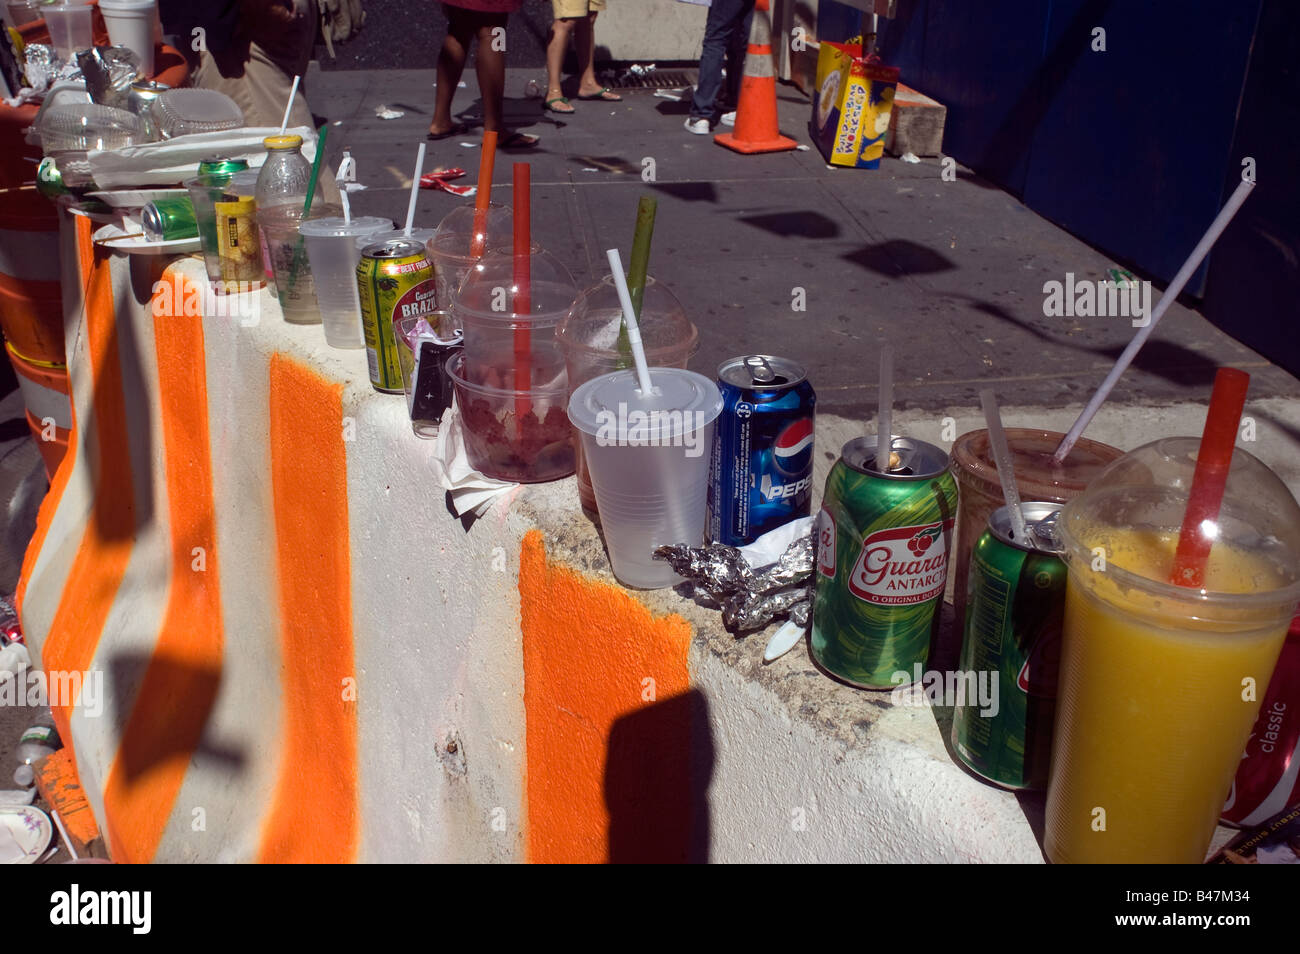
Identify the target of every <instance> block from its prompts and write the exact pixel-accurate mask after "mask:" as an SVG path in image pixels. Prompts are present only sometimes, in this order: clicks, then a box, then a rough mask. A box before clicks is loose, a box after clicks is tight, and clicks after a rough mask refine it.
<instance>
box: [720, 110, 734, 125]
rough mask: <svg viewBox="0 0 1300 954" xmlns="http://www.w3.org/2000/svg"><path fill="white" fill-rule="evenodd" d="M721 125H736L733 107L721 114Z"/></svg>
mask: <svg viewBox="0 0 1300 954" xmlns="http://www.w3.org/2000/svg"><path fill="white" fill-rule="evenodd" d="M722 125H724V126H734V125H736V111H735V110H734V109H733V110H732V111H731V112H729V113H723V114H722Z"/></svg>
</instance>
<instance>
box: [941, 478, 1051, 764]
mask: <svg viewBox="0 0 1300 954" xmlns="http://www.w3.org/2000/svg"><path fill="white" fill-rule="evenodd" d="M1020 509H1021V512H1022V513H1024V515H1025V521H1026V523H1027V524H1028V532H1029V533H1030V534H1031V535H1032V537H1031V541H1032V547H1031V546H1028V545H1026V542H1025V541H1020V542H1019V543H1017V542H1016V541H1014V540H1013V539H1012V531H1011V517H1010V515H1009V512H1008V510H1007V508H1006V507H999V508H998V509H997V510H995V511H993V513H992V514H990V515H989V525H988V529H987V530H985V531H984V533H983V534H982V535H981V536H980V538H979V540H978V541H977V542H976V543H975V549H974V551H973V552H972V553H971V560H970V577H969V580H968V581H967V595H968V599H967V602H966V620H965V631H964V636H963V639H962V649H961V664H960V670H961V672H963V673H975V674H976V678H992V679H996V680H997V681H998V691H997V696H996V697H995V698H996V699H997V706H996V707H995V709H994V711H986V710H985V709H984V708H982V707H981V706H980V704H979V702H978V700H976V699H974V698H972V697H971V695H970V692H969V688H968V690H967V694H966V698H965V699H964V700H961V704H959V705H957V706H955V707H954V709H953V721H952V746H953V751H955V752H956V753H957V757H958V758H960V759H961V760H962V762H964V763H965V764H966V766H967V767H968V768H970V770H971V771H972V772H974V773H975V774H976V775H979V776H981V777H983V778H985V779H987V780H988V781H990V782H993V783H994V784H995V785H1001V786H1003V787H1004V788H1012V789H1020V788H1043V787H1045V786H1046V785H1047V770H1048V765H1049V763H1050V761H1051V755H1052V718H1053V716H1054V715H1055V710H1056V677H1057V670H1058V669H1059V668H1060V657H1061V623H1062V619H1063V617H1064V614H1065V577H1066V567H1065V561H1064V560H1062V559H1061V551H1060V549H1059V547H1058V545H1057V543H1056V541H1055V539H1054V537H1053V535H1052V528H1053V526H1054V525H1055V522H1056V518H1057V516H1058V514H1060V512H1061V505H1060V504H1059V503H1046V502H1030V501H1024V502H1022V503H1021V507H1020ZM983 673H988V674H989V675H988V676H982V675H981V674H983ZM967 682H968V685H969V682H970V680H969V679H968V680H967Z"/></svg>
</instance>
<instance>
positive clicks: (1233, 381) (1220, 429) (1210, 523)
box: [1169, 368, 1250, 590]
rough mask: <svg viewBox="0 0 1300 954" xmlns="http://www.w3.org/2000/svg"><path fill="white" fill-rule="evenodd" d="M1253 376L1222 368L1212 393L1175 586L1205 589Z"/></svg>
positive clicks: (1177, 558) (1172, 576)
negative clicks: (1224, 495)
mask: <svg viewBox="0 0 1300 954" xmlns="http://www.w3.org/2000/svg"><path fill="white" fill-rule="evenodd" d="M1249 386H1250V375H1249V374H1247V373H1246V372H1245V371H1238V370H1237V369H1236V368H1220V369H1219V371H1218V373H1217V374H1216V375H1215V376H1214V391H1213V392H1212V393H1211V394H1210V411H1209V414H1207V415H1206V418H1205V432H1204V433H1203V434H1202V435H1201V447H1200V450H1199V451H1198V452H1197V454H1196V471H1195V473H1193V475H1192V489H1191V492H1190V493H1189V494H1188V496H1187V511H1186V513H1185V514H1184V515H1183V529H1182V532H1181V533H1180V534H1179V536H1178V550H1177V552H1176V553H1175V554H1174V569H1173V572H1172V573H1171V574H1170V576H1169V582H1171V583H1173V584H1174V585H1176V586H1188V587H1193V588H1194V589H1198V590H1199V589H1201V588H1202V587H1204V586H1205V566H1206V564H1207V563H1208V562H1209V560H1210V546H1211V544H1213V542H1214V537H1215V536H1216V533H1215V525H1216V523H1217V521H1218V519H1219V507H1220V506H1221V505H1222V504H1223V489H1224V487H1225V486H1226V485H1227V483H1228V470H1229V468H1230V467H1231V466H1232V448H1233V446H1234V445H1235V444H1236V443H1237V427H1238V425H1240V424H1241V410H1242V408H1243V407H1245V405H1246V389H1247V388H1248V387H1249Z"/></svg>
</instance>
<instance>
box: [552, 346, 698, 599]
mask: <svg viewBox="0 0 1300 954" xmlns="http://www.w3.org/2000/svg"><path fill="white" fill-rule="evenodd" d="M650 380H651V382H652V383H653V385H654V387H655V388H656V389H657V391H658V392H659V393H657V394H654V395H650V396H646V397H642V395H641V394H640V392H639V391H638V390H637V376H636V371H635V370H632V369H629V370H625V371H615V372H614V373H612V374H603V375H600V376H599V377H596V378H593V379H592V380H590V381H588V382H586V383H585V384H583V385H581V386H579V387H578V388H577V389H576V390H575V391H574V392H573V397H572V398H571V399H570V400H569V420H570V421H571V422H572V423H573V426H574V428H575V429H576V430H577V431H578V433H579V435H580V437H581V440H582V445H583V454H584V455H585V457H586V460H587V466H588V468H589V469H590V472H591V482H592V486H593V488H594V489H595V492H596V503H597V506H599V508H600V525H601V528H602V530H603V531H604V534H605V546H606V548H607V549H608V551H609V562H610V564H611V565H612V566H613V568H614V575H615V576H616V577H618V579H619V582H621V583H623V584H624V585H626V586H633V587H638V588H642V589H659V588H661V587H665V586H672V585H674V584H675V583H678V582H680V581H681V577H679V576H678V575H677V574H676V573H675V572H673V570H672V568H671V567H670V566H669V565H668V564H667V563H665V562H663V561H662V560H656V559H654V551H655V548H656V547H658V546H661V545H664V544H687V545H690V546H699V545H700V544H701V543H702V542H703V539H704V523H705V502H706V497H707V493H708V485H709V457H710V451H711V448H712V444H713V430H714V427H715V425H716V423H717V419H718V415H719V414H720V413H722V394H721V393H720V392H719V391H718V386H717V385H716V384H714V383H713V382H712V381H711V380H709V379H708V378H706V377H704V375H702V374H696V373H695V372H693V371H685V370H682V369H681V368H651V369H650Z"/></svg>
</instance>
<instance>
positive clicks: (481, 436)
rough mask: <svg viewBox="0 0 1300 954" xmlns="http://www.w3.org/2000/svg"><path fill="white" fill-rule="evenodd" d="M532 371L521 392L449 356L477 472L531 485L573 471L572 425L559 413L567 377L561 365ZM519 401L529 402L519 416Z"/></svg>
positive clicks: (565, 399) (460, 358)
mask: <svg viewBox="0 0 1300 954" xmlns="http://www.w3.org/2000/svg"><path fill="white" fill-rule="evenodd" d="M399 350H400V349H399ZM399 360H400V354H399ZM533 372H534V373H533V375H532V377H531V380H532V382H533V384H532V386H531V387H530V388H529V389H528V390H526V391H520V390H516V389H514V388H513V387H512V386H511V378H510V377H509V375H505V376H503V375H502V374H500V373H499V372H498V371H497V370H496V369H495V368H492V367H487V368H481V369H474V368H471V367H469V366H468V365H467V364H466V361H465V360H464V355H463V353H462V354H460V355H455V356H453V357H452V358H450V359H449V360H448V362H447V374H448V376H449V377H450V378H451V380H452V384H453V385H454V387H455V389H456V405H457V407H459V408H460V416H461V425H462V429H463V432H464V436H465V457H466V459H467V460H468V461H469V464H470V466H471V467H473V468H474V469H475V470H477V471H478V472H479V473H480V474H484V475H486V476H488V477H495V478H497V479H498V480H513V481H517V482H518V483H524V484H536V483H542V482H544V481H548V480H559V479H560V478H561V477H567V476H569V475H570V474H571V473H573V429H572V428H571V427H569V420H568V418H567V417H566V416H565V413H564V408H565V406H566V404H567V403H568V400H569V381H568V378H566V377H565V375H564V369H563V368H561V369H560V371H559V374H557V375H555V376H554V377H552V378H548V379H543V378H541V377H540V376H539V372H540V369H538V368H534V369H533ZM521 404H524V405H526V406H527V407H528V413H527V415H525V416H524V417H523V418H521V417H520V416H519V408H520V405H521Z"/></svg>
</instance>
